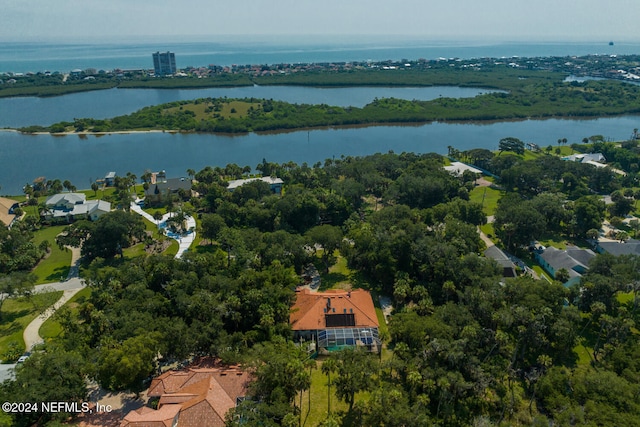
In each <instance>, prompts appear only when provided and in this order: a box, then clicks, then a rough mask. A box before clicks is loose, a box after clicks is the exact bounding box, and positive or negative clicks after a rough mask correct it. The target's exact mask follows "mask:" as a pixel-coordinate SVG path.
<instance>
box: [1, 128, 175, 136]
mask: <svg viewBox="0 0 640 427" xmlns="http://www.w3.org/2000/svg"><path fill="white" fill-rule="evenodd" d="M0 131H2V132H15V133H20V134H22V135H53V136H68V135H79V136H90V135H94V136H104V135H127V134H131V133H181V132H182V131H179V130H159V129H152V130H114V131H109V132H21V131H20V130H18V129H9V128H4V129H0Z"/></svg>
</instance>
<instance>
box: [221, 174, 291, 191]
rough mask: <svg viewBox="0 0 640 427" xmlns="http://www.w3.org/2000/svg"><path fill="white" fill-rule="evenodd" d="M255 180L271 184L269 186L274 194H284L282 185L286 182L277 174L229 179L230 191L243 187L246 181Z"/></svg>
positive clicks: (228, 187)
mask: <svg viewBox="0 0 640 427" xmlns="http://www.w3.org/2000/svg"><path fill="white" fill-rule="evenodd" d="M253 181H262V182H266V183H267V184H269V187H270V188H271V191H272V192H273V194H277V195H280V194H282V185H283V184H284V181H283V180H282V179H280V178H277V177H275V176H263V177H261V178H246V179H234V180H233V181H229V185H228V186H227V189H228V190H229V191H233V190H235V189H236V188H238V187H241V186H243V185H245V184H246V183H248V182H253Z"/></svg>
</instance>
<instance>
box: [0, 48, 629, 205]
mask: <svg viewBox="0 0 640 427" xmlns="http://www.w3.org/2000/svg"><path fill="white" fill-rule="evenodd" d="M156 50H161V51H166V50H171V51H174V52H176V59H177V61H178V66H179V67H184V66H186V65H207V64H209V63H215V64H218V65H227V64H233V63H237V64H258V63H295V62H328V61H356V60H368V59H372V60H382V59H404V58H408V59H418V58H427V59H434V58H438V57H446V58H450V57H460V58H474V57H502V56H561V55H586V54H625V53H638V52H640V45H638V44H635V45H634V44H619V43H616V44H615V46H609V45H608V43H607V41H602V42H597V43H539V44H525V43H500V44H492V43H469V42H429V41H415V40H414V41H400V40H392V41H387V42H386V43H382V44H381V43H373V42H367V41H366V40H364V41H363V40H360V41H358V43H355V42H354V43H350V44H344V43H342V42H341V43H338V42H334V43H333V44H327V43H324V44H322V43H318V42H308V43H307V44H304V45H302V44H297V45H293V44H291V43H288V44H286V43H281V44H276V43H267V42H265V43H256V42H232V41H224V42H216V43H213V42H197V43H194V42H190V43H176V42H173V43H164V44H160V43H156V42H148V43H138V44H133V43H112V44H109V43H102V44H91V45H89V44H75V45H62V44H42V43H3V44H0V73H1V72H3V71H14V72H26V71H38V70H52V71H53V70H60V71H68V70H71V69H74V68H81V69H84V68H88V67H92V68H98V69H100V68H102V69H113V68H122V69H131V68H149V67H150V66H151V53H152V52H154V51H156ZM480 92H481V90H479V89H470V88H466V89H459V88H341V89H318V88H299V87H253V88H234V89H205V90H195V91H191V90H131V89H127V90H118V89H113V90H107V91H100V92H87V93H82V94H73V95H65V96H61V97H55V98H12V99H2V100H0V127H19V126H26V125H31V124H42V125H47V124H50V123H54V122H57V121H60V120H72V119H73V118H74V117H111V116H114V115H119V114H126V113H130V112H132V111H135V110H137V109H139V108H141V107H142V106H145V105H152V104H158V103H162V102H169V101H173V100H177V99H193V98H198V97H206V96H229V97H245V96H249V97H251V96H255V97H260V98H273V99H283V100H287V101H289V102H306V103H326V104H330V105H353V106H362V105H364V104H366V103H368V102H371V100H373V99H374V98H375V97H379V98H381V97H391V96H393V97H397V98H404V99H433V98H435V97H438V96H453V97H464V96H475V95H477V94H478V93H480ZM634 128H640V117H637V116H623V117H615V118H603V119H595V120H543V121H542V120H540V121H537V120H525V121H515V122H504V123H483V124H476V123H468V124H451V123H430V124H424V125H419V126H375V127H366V128H343V129H314V130H310V131H306V130H304V131H296V132H289V133H278V134H248V135H235V136H224V135H211V134H169V133H140V134H114V135H105V136H101V137H96V136H88V137H83V138H80V137H79V136H77V135H72V136H65V137H54V136H51V135H33V136H30V135H21V134H18V133H15V132H8V131H0V193H2V194H20V193H21V192H22V187H23V186H24V184H25V183H30V182H32V181H33V179H34V178H36V177H39V176H46V177H47V178H48V179H54V178H59V179H61V180H65V179H68V180H70V181H71V182H72V183H73V184H74V185H75V186H77V187H78V188H88V187H89V185H90V183H91V181H92V180H95V179H97V178H100V177H103V176H104V175H105V174H106V173H107V172H109V171H116V173H118V174H122V175H124V174H126V173H127V172H132V173H134V174H136V175H138V176H140V175H141V174H142V173H143V172H144V171H145V170H146V169H150V170H160V169H165V170H166V171H167V174H168V175H169V176H184V175H185V174H186V170H187V169H188V168H191V169H195V170H199V169H201V168H203V167H205V166H207V165H211V166H224V165H226V164H227V163H237V164H239V165H241V166H244V165H249V166H251V167H255V165H257V164H258V163H259V162H261V161H262V159H263V158H265V159H267V160H268V161H272V162H286V161H289V160H292V161H294V162H297V163H299V164H300V163H303V162H307V163H308V164H313V163H315V162H318V161H323V160H324V159H327V158H332V157H335V158H339V157H340V156H343V155H345V156H348V155H351V156H363V155H367V154H372V153H376V152H388V151H394V152H403V151H412V152H417V153H426V152H436V153H441V154H444V153H446V151H447V146H449V145H451V146H454V147H456V148H457V149H460V150H466V149H471V148H476V147H478V148H488V149H496V148H497V145H498V141H499V140H500V139H501V138H504V137H507V136H513V137H517V138H520V139H522V140H524V141H526V142H534V143H537V144H539V145H541V146H547V145H549V144H555V143H556V141H557V140H558V139H559V138H567V139H568V141H569V143H570V144H571V143H574V142H580V141H581V140H582V138H584V137H588V136H591V135H596V134H597V135H604V136H605V138H607V139H610V140H623V139H626V138H628V137H629V135H630V134H631V133H632V131H633V129H634Z"/></svg>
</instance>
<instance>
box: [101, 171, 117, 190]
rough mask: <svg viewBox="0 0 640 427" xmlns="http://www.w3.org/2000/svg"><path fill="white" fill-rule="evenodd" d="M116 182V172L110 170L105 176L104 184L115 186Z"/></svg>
mask: <svg viewBox="0 0 640 427" xmlns="http://www.w3.org/2000/svg"><path fill="white" fill-rule="evenodd" d="M115 184H116V173H115V172H109V173H107V174H106V175H105V176H104V185H105V186H106V187H113V186H114V185H115Z"/></svg>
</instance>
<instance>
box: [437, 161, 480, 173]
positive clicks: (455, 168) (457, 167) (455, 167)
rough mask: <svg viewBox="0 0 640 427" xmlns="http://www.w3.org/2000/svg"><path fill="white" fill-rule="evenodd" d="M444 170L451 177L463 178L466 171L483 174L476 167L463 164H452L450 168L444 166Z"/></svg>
mask: <svg viewBox="0 0 640 427" xmlns="http://www.w3.org/2000/svg"><path fill="white" fill-rule="evenodd" d="M444 170H446V171H447V172H449V173H450V174H451V175H455V176H462V174H464V173H465V172H466V171H469V172H472V173H475V174H482V171H481V170H480V169H478V168H476V167H473V166H469V165H467V164H465V163H462V162H451V164H450V165H449V166H444Z"/></svg>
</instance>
